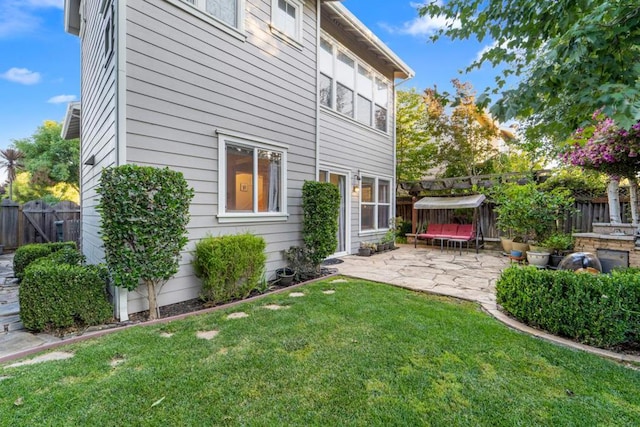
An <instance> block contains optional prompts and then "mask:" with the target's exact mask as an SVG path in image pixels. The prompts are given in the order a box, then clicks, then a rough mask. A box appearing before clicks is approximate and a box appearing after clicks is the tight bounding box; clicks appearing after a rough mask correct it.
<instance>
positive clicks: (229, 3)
mask: <svg viewBox="0 0 640 427" xmlns="http://www.w3.org/2000/svg"><path fill="white" fill-rule="evenodd" d="M182 1H183V2H184V3H187V4H190V5H192V6H193V7H195V8H196V9H199V10H201V11H202V12H204V13H206V14H207V15H210V16H213V17H214V18H216V19H218V20H220V21H222V22H224V23H225V24H227V25H230V26H231V27H234V28H240V27H241V23H240V20H241V19H242V9H241V8H242V4H243V3H244V0H182Z"/></svg>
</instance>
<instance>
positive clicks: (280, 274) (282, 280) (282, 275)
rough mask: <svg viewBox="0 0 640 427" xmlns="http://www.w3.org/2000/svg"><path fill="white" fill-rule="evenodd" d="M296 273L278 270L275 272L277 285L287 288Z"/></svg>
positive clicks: (290, 270) (289, 270) (283, 269)
mask: <svg viewBox="0 0 640 427" xmlns="http://www.w3.org/2000/svg"><path fill="white" fill-rule="evenodd" d="M295 275H296V272H295V271H293V270H292V269H290V268H287V267H285V268H279V269H277V270H276V277H277V278H278V283H279V284H280V285H281V286H289V285H291V284H292V283H293V278H294V277H295Z"/></svg>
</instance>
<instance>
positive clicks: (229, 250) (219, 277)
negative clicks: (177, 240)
mask: <svg viewBox="0 0 640 427" xmlns="http://www.w3.org/2000/svg"><path fill="white" fill-rule="evenodd" d="M265 248H266V243H265V241H264V239H263V238H262V237H257V236H254V235H252V234H250V233H246V234H238V235H229V236H220V237H206V238H204V239H202V240H201V241H200V242H198V243H197V244H196V250H195V256H194V260H193V265H194V268H195V271H196V275H197V276H198V277H200V278H201V279H202V295H201V296H202V298H203V299H204V300H206V301H208V302H210V303H212V304H219V303H223V302H228V301H231V300H234V299H238V298H245V297H247V296H248V295H249V294H250V293H251V291H253V290H255V289H260V288H261V287H262V286H263V285H264V283H265V278H264V271H265V264H266V261H267V256H266V254H265Z"/></svg>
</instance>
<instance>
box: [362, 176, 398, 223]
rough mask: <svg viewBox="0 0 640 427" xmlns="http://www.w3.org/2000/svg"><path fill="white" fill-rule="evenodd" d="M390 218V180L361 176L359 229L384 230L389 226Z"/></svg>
mask: <svg viewBox="0 0 640 427" xmlns="http://www.w3.org/2000/svg"><path fill="white" fill-rule="evenodd" d="M390 218H391V181H389V180H386V179H382V178H374V177H366V176H365V177H363V178H362V190H361V198H360V230H361V231H376V230H386V229H388V228H389V219H390Z"/></svg>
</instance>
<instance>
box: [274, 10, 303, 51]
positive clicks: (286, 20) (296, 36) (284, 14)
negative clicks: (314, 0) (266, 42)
mask: <svg viewBox="0 0 640 427" xmlns="http://www.w3.org/2000/svg"><path fill="white" fill-rule="evenodd" d="M302 17H303V4H302V2H301V1H300V0H271V25H272V29H273V30H275V31H277V32H279V33H281V34H283V35H285V36H286V37H289V38H291V39H292V40H295V41H296V42H298V43H302Z"/></svg>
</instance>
